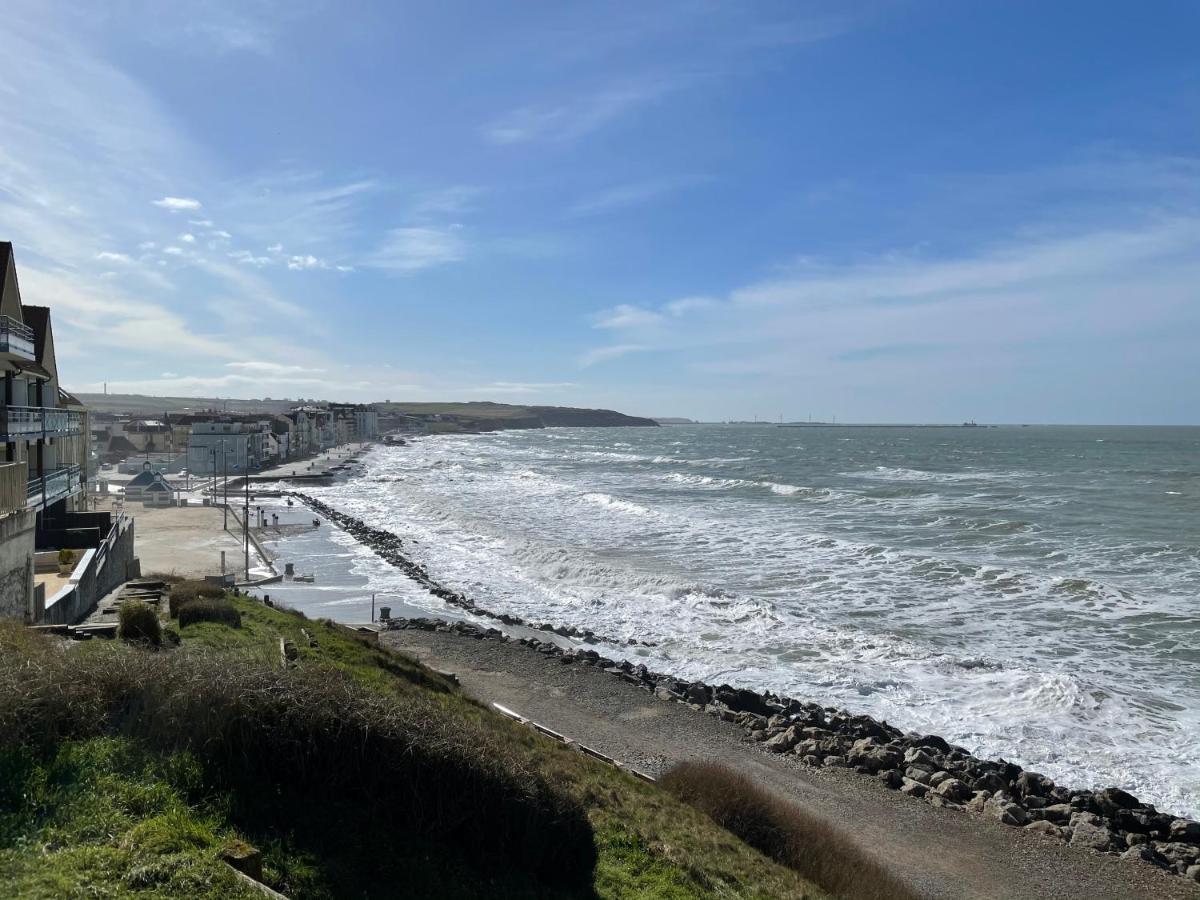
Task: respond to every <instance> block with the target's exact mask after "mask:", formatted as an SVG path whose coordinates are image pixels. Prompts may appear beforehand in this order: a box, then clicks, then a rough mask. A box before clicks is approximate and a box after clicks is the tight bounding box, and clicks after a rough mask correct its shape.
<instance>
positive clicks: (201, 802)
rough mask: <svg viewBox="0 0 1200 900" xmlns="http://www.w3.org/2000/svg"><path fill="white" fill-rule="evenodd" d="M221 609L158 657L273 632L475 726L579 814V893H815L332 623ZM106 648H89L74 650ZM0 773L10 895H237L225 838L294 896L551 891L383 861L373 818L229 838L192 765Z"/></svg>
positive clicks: (117, 755)
mask: <svg viewBox="0 0 1200 900" xmlns="http://www.w3.org/2000/svg"><path fill="white" fill-rule="evenodd" d="M235 602H236V603H237V605H238V607H239V608H240V609H241V611H242V613H243V627H242V628H241V629H237V630H234V629H229V628H227V627H225V626H222V625H217V624H213V623H199V624H194V625H190V626H188V627H187V628H185V629H182V632H181V637H182V646H181V649H180V650H178V651H172V652H183V653H219V654H227V655H228V656H229V657H230V660H229V664H230V665H236V664H237V663H236V661H237V659H239V658H254V659H257V660H260V661H269V662H277V661H278V660H279V652H280V651H279V640H280V638H281V637H282V638H286V639H289V640H291V641H293V642H294V643H295V645H296V647H297V649H298V651H299V654H300V655H299V659H298V661H297V664H298V665H299V666H302V667H306V668H307V667H311V668H316V667H325V666H328V667H334V668H337V669H340V670H342V671H344V672H346V673H348V674H350V675H351V677H353V678H354V679H355V680H356V681H358V682H359V683H360V684H362V685H363V686H364V687H366V688H368V689H370V690H374V691H379V692H383V693H390V694H398V695H401V696H403V695H412V694H414V693H415V694H419V695H421V696H422V697H426V698H433V699H434V700H435V702H437V703H439V704H442V705H444V706H445V707H446V708H447V709H448V710H449V711H451V712H452V713H453V714H455V715H458V716H462V717H465V718H470V719H471V720H473V721H475V722H476V723H479V724H481V725H482V726H483V727H485V728H487V729H488V730H489V731H491V732H493V733H494V734H495V735H496V736H497V737H498V738H499V739H500V740H503V741H505V742H507V743H508V744H509V745H510V746H512V747H514V748H516V749H517V750H518V752H520V753H522V754H525V755H526V758H527V759H528V760H529V761H530V763H531V765H532V767H533V768H535V769H536V770H538V771H540V772H541V773H542V774H543V775H544V776H545V777H546V778H547V779H548V780H550V781H552V782H553V783H554V784H555V785H557V786H559V787H560V788H562V789H563V790H565V791H566V792H567V793H569V794H570V795H572V796H573V797H575V798H576V799H578V800H579V801H580V802H581V803H583V804H584V806H585V808H586V809H587V814H588V818H589V821H590V823H591V826H592V828H593V830H594V834H595V841H596V846H597V851H598V863H597V866H596V870H595V875H594V880H593V888H594V892H595V893H594V895H593V896H599V897H614V898H616V897H620V898H676V897H677V898H692V897H701V898H703V897H714V898H715V897H762V898H766V897H771V898H775V897H809V898H814V900H815V898H823V897H825V896H826V895H825V894H823V893H822V892H821V891H819V890H818V889H816V888H814V887H812V886H811V885H809V884H807V883H806V882H804V881H803V880H801V879H800V878H799V876H797V875H796V874H794V873H793V872H791V871H789V870H787V869H784V868H782V867H780V866H778V865H776V864H775V863H772V862H770V861H769V860H767V859H766V858H765V857H763V856H762V855H760V854H759V853H758V852H757V851H754V850H752V849H751V848H749V847H748V846H746V845H745V844H743V843H741V842H740V841H739V840H737V839H736V838H734V837H733V836H732V835H730V834H729V833H728V832H726V831H724V830H723V829H721V828H719V827H717V826H716V825H714V824H713V823H712V822H711V821H709V820H708V819H707V818H705V817H703V816H702V815H701V814H699V813H697V812H695V811H694V810H692V809H691V808H689V807H687V806H684V805H683V804H681V803H679V802H678V801H676V800H675V799H674V798H672V797H671V796H669V795H668V794H666V793H665V792H663V791H661V790H659V789H658V788H657V787H655V786H653V785H647V784H644V783H642V782H640V781H637V780H635V779H633V778H631V777H629V776H627V775H625V774H623V773H621V772H619V771H616V770H614V769H612V768H610V767H607V766H605V765H603V764H601V763H599V762H596V761H594V760H591V759H589V758H587V757H583V756H581V755H579V754H578V753H576V752H574V751H572V750H569V749H567V748H564V747H562V746H560V745H558V744H556V743H554V742H552V741H550V740H548V739H546V738H543V737H541V736H540V735H537V734H535V733H533V732H532V731H530V730H528V729H526V728H523V727H521V726H519V725H516V724H515V723H512V722H509V721H508V720H506V719H504V718H502V717H500V716H497V715H495V714H494V713H492V712H490V711H488V710H484V709H482V708H480V707H479V706H478V705H476V704H474V703H473V702H471V701H469V700H467V699H466V698H464V697H463V696H461V695H460V694H459V693H457V692H456V691H455V690H453V689H452V688H451V686H450V685H448V684H447V683H446V682H445V681H444V680H443V679H441V677H440V676H437V675H436V674H434V673H432V672H430V671H429V670H427V669H425V668H423V667H422V666H420V665H419V664H418V663H416V662H414V661H411V660H409V659H407V658H405V657H403V656H400V655H398V654H395V653H391V652H388V651H384V650H382V649H380V648H378V647H377V646H375V645H374V643H373V642H371V641H369V640H364V639H361V638H360V637H359V636H357V635H355V634H354V633H353V632H350V631H348V630H347V629H344V628H340V627H338V626H334V625H331V624H328V623H323V622H315V621H310V620H306V619H303V618H301V617H299V616H295V615H292V614H288V613H284V612H280V611H277V610H272V609H268V608H266V607H263V606H261V605H259V604H256V603H253V602H251V601H246V600H237V601H235ZM301 629H305V630H307V631H308V632H309V634H311V635H312V636H313V638H315V644H316V646H310V642H309V639H308V638H307V637H306V636H305V635H304V633H303V632H302V631H301ZM112 649H113V648H112V646H111V645H107V644H99V645H97V644H93V645H90V646H85V647H81V648H77V649H76V650H75V651H74V652H79V651H83V652H112ZM3 765H7V766H8V769H9V771H7V772H6V771H4V770H3V769H0V785H3V784H9V785H10V786H11V790H10V791H9V792H8V793H9V796H7V797H5V795H4V793H3V792H0V884H5V883H11V884H16V885H19V886H20V888H21V890H20V891H19V892H18V896H31V897H57V896H65V895H71V894H72V893H76V892H78V891H80V890H81V889H82V887H83V885H88V895H89V896H113V897H120V896H127V895H132V896H173V897H208V896H214V897H215V896H239V894H238V891H239V886H238V885H237V884H236V883H234V882H233V881H232V879H231V877H230V876H229V875H228V873H227V872H225V871H223V867H222V864H220V863H219V862H217V861H216V852H217V850H218V849H219V848H220V847H221V846H222V845H224V844H225V843H226V842H228V841H230V840H234V839H247V840H249V841H250V842H251V843H255V844H257V845H258V846H260V847H262V848H263V849H264V851H265V856H266V860H265V862H266V866H265V872H266V877H267V880H268V881H269V882H271V883H272V884H273V885H274V886H276V887H278V888H279V889H281V890H285V891H288V892H290V893H292V894H293V895H294V896H297V897H302V896H339V895H345V893H347V891H346V888H347V885H348V881H347V879H348V878H349V877H351V875H352V874H354V875H357V876H358V877H362V873H363V870H364V868H365V870H366V872H367V873H369V875H368V877H375V878H378V879H379V881H378V882H376V883H374V884H372V889H371V894H372V895H375V896H387V895H388V893H389V892H388V891H387V889H386V886H387V885H388V884H391V883H393V882H392V881H391V879H394V878H400V877H403V878H405V879H407V883H406V885H405V889H406V890H407V891H408V892H409V894H410V895H413V896H416V895H423V896H464V897H466V896H481V895H484V894H486V895H489V896H514V897H515V896H551V894H549V893H544V892H543V891H542V890H540V889H539V888H538V887H537V886H536V885H534V884H531V883H530V882H529V881H528V880H522V879H521V878H520V877H519V876H518V877H515V878H514V879H512V880H511V882H503V879H501V880H500V881H499V882H498V881H497V880H496V879H495V878H494V877H493V878H491V879H489V880H488V881H487V882H486V883H484V882H480V881H478V880H476V879H477V876H476V875H475V874H473V873H472V871H471V870H470V869H469V867H467V866H464V865H463V864H462V863H461V861H457V860H455V859H454V857H453V854H452V853H449V854H447V853H446V852H445V850H444V848H438V847H423V848H388V849H387V850H386V851H384V852H383V853H381V852H380V848H379V847H378V846H376V847H374V848H373V849H372V848H370V846H369V840H366V839H364V838H363V835H364V834H368V833H377V832H379V830H380V828H379V825H378V824H377V823H355V824H356V825H358V826H360V827H361V828H362V831H361V832H359V834H358V835H357V836H355V837H353V839H347V838H342V839H341V840H339V839H338V836H337V835H331V836H330V840H329V841H328V842H327V843H325V844H322V845H320V849H319V852H318V851H317V850H316V849H314V845H313V841H312V840H311V839H310V840H307V841H306V840H303V839H299V838H295V837H294V836H292V835H290V834H288V833H287V831H286V823H274V825H273V826H272V827H271V828H268V829H265V830H264V829H263V828H262V827H261V823H260V827H258V828H255V827H253V826H250V827H247V828H243V829H242V830H241V831H239V829H237V828H235V827H234V826H233V825H232V824H231V817H230V816H229V815H228V813H229V808H230V803H229V798H222V797H221V796H219V795H215V796H214V795H212V794H211V793H208V794H206V793H205V791H204V790H203V786H202V785H198V784H196V779H197V777H198V775H197V773H198V772H199V769H198V767H196V766H195V764H194V760H190V759H189V758H188V757H187V756H186V755H185V754H177V755H176V756H175V757H171V758H169V759H162V758H153V757H149V758H148V757H146V756H145V755H143V754H139V752H138V751H137V748H136V747H134V746H132V745H131V744H129V743H128V742H125V741H123V740H121V739H119V738H103V739H94V740H90V741H82V742H69V743H67V744H64V745H62V746H61V747H60V749H59V753H58V757H57V758H56V759H51V760H33V759H15V758H12V757H9V758H8V759H7V761H5V760H4V759H2V758H0V766H3ZM397 814H398V815H402V814H403V811H401V810H398V811H397ZM351 830H354V831H357V829H356V828H352V829H351ZM310 838H311V836H310ZM379 843H380V842H379V841H376V844H377V845H378V844H379ZM384 843H386V842H385V841H384ZM364 847H367V848H368V849H363V848H364ZM426 872H427V873H428V874H427V875H424V876H423V875H422V873H426ZM147 892H149V893H147Z"/></svg>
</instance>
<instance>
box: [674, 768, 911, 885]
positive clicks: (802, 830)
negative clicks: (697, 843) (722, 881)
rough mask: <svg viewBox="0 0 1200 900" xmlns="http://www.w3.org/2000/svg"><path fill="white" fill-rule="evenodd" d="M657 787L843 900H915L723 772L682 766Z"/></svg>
mask: <svg viewBox="0 0 1200 900" xmlns="http://www.w3.org/2000/svg"><path fill="white" fill-rule="evenodd" d="M660 784H661V785H662V786H663V788H665V789H666V790H667V791H669V792H670V793H671V794H673V795H675V796H676V797H677V798H679V799H680V800H682V801H683V802H684V803H687V804H688V805H689V806H693V807H695V808H696V809H698V810H700V811H701V812H702V813H704V814H705V815H707V816H708V817H709V818H710V819H712V820H713V821H714V822H716V823H717V824H718V825H721V826H722V827H723V828H725V829H727V830H729V831H730V832H732V833H733V834H735V835H737V836H738V837H739V838H741V839H742V840H743V841H745V842H746V843H747V844H749V845H750V846H751V847H754V848H755V849H757V850H759V851H760V852H761V853H763V854H764V855H766V856H769V857H770V858H771V859H774V860H775V861H776V862H778V863H781V864H782V865H785V866H787V867H788V868H791V869H794V870H795V871H797V872H799V873H800V874H801V875H803V876H804V877H805V878H808V879H809V880H810V881H813V882H815V883H816V884H818V885H820V886H821V887H823V888H824V889H825V890H827V891H829V892H831V893H833V894H835V895H837V896H838V897H842V898H845V900H917V895H916V894H915V893H913V892H912V891H911V890H910V889H909V888H908V887H906V886H905V885H904V884H902V883H901V882H900V881H899V880H897V879H896V877H895V876H893V875H892V874H891V873H889V872H887V871H886V870H885V869H884V868H883V867H882V866H880V865H879V863H877V862H876V861H875V860H874V859H873V858H872V857H871V856H870V855H868V854H867V853H866V851H864V850H863V849H862V848H861V847H859V846H857V845H856V844H855V843H854V841H853V840H851V839H850V838H849V837H848V836H847V835H845V834H843V833H842V832H840V831H838V830H837V829H836V828H833V827H831V826H830V825H828V824H827V823H825V822H822V821H820V820H819V819H817V818H815V817H813V816H811V815H809V814H808V813H806V812H804V811H803V810H802V809H800V808H799V807H797V806H796V805H795V804H793V803H789V802H788V801H786V800H782V799H780V798H778V797H775V796H773V795H772V794H770V793H768V792H767V791H765V790H763V789H762V788H761V787H759V786H758V785H757V784H755V783H754V781H752V780H751V779H749V778H747V777H746V776H745V775H742V774H740V773H738V772H735V771H733V770H732V769H730V768H727V767H726V766H722V765H719V764H717V763H709V762H685V763H680V764H679V765H677V766H675V767H674V768H673V769H671V771H669V772H668V773H667V774H666V775H665V776H663V778H662V779H661V781H660Z"/></svg>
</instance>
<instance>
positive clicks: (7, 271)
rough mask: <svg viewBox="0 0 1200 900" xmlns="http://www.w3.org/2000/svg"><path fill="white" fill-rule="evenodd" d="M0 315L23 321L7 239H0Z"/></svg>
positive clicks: (14, 267)
mask: <svg viewBox="0 0 1200 900" xmlns="http://www.w3.org/2000/svg"><path fill="white" fill-rule="evenodd" d="M0 315H5V316H9V317H10V318H13V319H16V320H17V321H18V322H23V321H25V319H24V317H23V316H22V315H21V289H20V288H19V287H18V286H17V264H16V260H15V259H14V258H13V245H12V243H11V242H9V241H0Z"/></svg>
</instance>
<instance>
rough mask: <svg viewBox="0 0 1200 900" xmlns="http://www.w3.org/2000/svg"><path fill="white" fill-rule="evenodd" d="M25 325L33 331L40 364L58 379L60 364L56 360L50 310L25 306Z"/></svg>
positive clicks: (34, 344)
mask: <svg viewBox="0 0 1200 900" xmlns="http://www.w3.org/2000/svg"><path fill="white" fill-rule="evenodd" d="M22 309H23V311H24V314H25V324H26V325H28V326H29V327H30V328H32V329H33V346H34V349H35V351H36V354H37V361H38V364H39V365H41V366H42V367H44V368H45V369H46V370H47V371H49V372H50V374H51V376H54V377H57V373H58V363H57V362H55V359H54V334H53V330H52V329H51V327H50V310H49V309H48V308H47V307H45V306H23V307H22Z"/></svg>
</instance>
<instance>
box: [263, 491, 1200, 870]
mask: <svg viewBox="0 0 1200 900" xmlns="http://www.w3.org/2000/svg"><path fill="white" fill-rule="evenodd" d="M284 493H287V494H288V495H290V496H293V497H295V498H297V499H298V500H300V502H302V503H304V504H305V505H306V506H309V507H310V508H312V509H314V510H315V511H317V512H318V513H319V514H321V515H324V516H325V517H326V518H328V519H329V520H330V522H331V523H333V524H336V525H337V526H338V527H339V528H340V529H341V530H343V531H345V532H346V533H347V534H349V535H351V537H353V538H354V540H355V541H357V542H358V543H359V544H361V545H363V546H365V547H367V548H368V549H370V550H372V551H373V552H374V553H375V554H376V555H377V556H378V557H380V558H382V559H383V560H384V561H386V562H388V563H390V564H391V565H392V566H394V567H396V568H399V569H400V570H401V571H402V573H403V574H404V575H405V576H407V577H408V578H410V579H412V580H414V581H415V582H417V583H418V584H420V585H421V586H422V587H424V588H425V589H426V590H428V591H429V592H430V593H432V594H433V595H434V596H437V597H439V598H440V599H442V600H444V601H445V602H447V603H449V604H450V605H452V606H455V607H457V608H460V609H462V610H463V611H465V612H468V613H471V614H475V615H479V616H482V617H486V618H491V619H492V620H493V621H496V622H497V623H499V624H500V625H507V626H518V627H521V628H528V629H534V630H537V631H542V632H543V633H544V639H543V638H538V637H512V636H509V635H505V634H504V633H503V632H502V630H501V629H500V628H486V627H480V626H477V625H473V624H471V623H469V622H453V623H449V622H444V621H441V620H438V619H436V618H432V617H429V618H427V617H415V618H410V619H399V618H397V619H394V620H393V621H394V622H395V629H394V630H412V631H426V632H438V633H451V634H455V635H459V636H466V637H470V638H474V639H478V640H489V641H495V642H500V643H511V644H514V645H518V646H522V647H525V648H528V649H530V650H533V651H535V652H537V653H539V654H540V655H543V656H545V657H547V658H549V659H553V660H554V661H555V662H557V663H559V664H569V663H580V664H582V665H583V666H587V667H590V668H595V669H597V670H599V671H602V672H606V673H607V674H608V675H611V676H616V677H617V678H619V679H620V680H623V681H626V682H629V683H630V684H632V685H636V686H637V687H638V688H640V689H643V690H645V691H647V692H649V693H653V694H655V695H656V696H657V697H658V698H659V699H661V700H670V701H673V702H676V703H680V704H685V705H689V706H692V707H693V708H694V709H697V710H700V711H704V712H707V713H708V714H709V715H712V716H715V717H717V718H720V719H722V720H724V721H726V722H733V723H735V724H737V725H739V726H741V727H742V729H743V730H744V732H745V734H746V736H747V737H748V739H750V740H752V741H754V742H755V743H757V744H760V745H761V746H762V748H764V749H765V750H767V751H768V752H771V753H773V754H778V755H782V756H788V757H795V758H797V759H798V760H799V762H800V763H801V764H803V765H805V766H807V767H808V768H810V769H813V768H821V769H826V770H828V769H841V770H843V771H847V770H849V771H854V772H857V773H859V774H860V775H868V776H872V778H873V779H874V780H877V781H879V782H881V783H883V784H884V785H886V786H887V787H889V788H891V789H893V790H895V791H896V792H898V793H905V794H908V795H909V796H913V797H917V798H919V799H924V800H925V801H926V803H927V804H929V805H932V806H935V807H940V808H944V809H950V810H967V811H970V812H974V813H977V814H979V815H982V816H983V817H985V818H990V819H994V820H996V821H998V822H1001V823H1003V824H1005V825H1008V826H1010V827H1012V828H1014V829H1020V830H1031V831H1038V832H1041V833H1042V834H1043V835H1044V836H1046V837H1048V838H1051V839H1054V840H1055V841H1056V842H1058V843H1070V844H1071V845H1073V846H1075V847H1081V848H1085V849H1090V850H1096V851H1099V852H1103V853H1105V854H1107V855H1124V856H1125V857H1127V858H1130V859H1138V860H1141V861H1142V862H1143V864H1145V865H1148V866H1150V867H1157V868H1159V869H1163V870H1170V871H1172V872H1174V873H1175V874H1178V875H1185V876H1188V877H1190V878H1192V879H1194V880H1196V881H1200V823H1196V822H1194V821H1192V820H1189V819H1186V818H1183V817H1181V816H1176V815H1173V814H1170V813H1161V812H1159V811H1158V810H1157V809H1156V808H1155V807H1154V806H1153V805H1151V804H1144V803H1140V802H1139V801H1138V800H1137V799H1136V798H1134V797H1133V796H1131V795H1130V794H1128V793H1126V792H1125V791H1122V790H1120V789H1117V788H1107V789H1103V790H1073V789H1069V788H1065V787H1062V786H1059V785H1056V784H1054V782H1052V781H1051V780H1050V779H1048V778H1046V777H1045V776H1042V775H1039V774H1037V773H1034V772H1026V771H1025V770H1023V769H1022V768H1021V767H1020V766H1018V765H1016V764H1015V763H1010V762H1007V761H1005V760H1003V759H999V760H987V759H980V758H978V757H975V756H973V755H972V754H970V753H969V752H968V751H967V750H966V749H965V748H962V747H955V746H952V745H950V744H949V743H948V742H947V741H945V740H944V739H942V738H941V737H939V736H936V735H918V734H915V733H905V732H902V731H901V730H900V729H896V728H894V727H892V726H890V725H887V723H886V722H878V721H876V720H875V719H873V718H872V717H870V716H865V715H854V714H852V713H850V712H847V711H845V710H837V709H835V708H832V707H821V706H819V705H818V704H814V703H806V702H802V701H798V700H794V699H792V698H788V697H781V696H779V695H776V694H773V693H771V692H769V691H767V692H762V693H758V692H756V691H753V690H749V689H746V688H739V687H732V686H729V685H724V684H722V685H708V684H705V683H703V682H699V681H692V682H689V681H683V680H680V679H678V678H676V677H674V676H672V675H670V674H664V673H658V672H652V671H650V670H648V669H647V668H646V667H645V666H644V665H636V664H634V663H631V662H629V661H627V660H621V661H617V660H613V659H610V658H607V657H603V656H601V655H600V654H599V653H598V652H597V651H595V650H593V649H591V648H590V647H589V646H586V645H589V644H593V643H600V642H602V643H606V644H610V645H612V646H630V644H628V643H626V642H621V641H611V640H606V639H605V638H603V637H602V636H597V635H596V634H595V633H594V632H591V631H590V630H588V629H584V628H580V627H578V626H575V625H553V624H551V623H541V624H539V623H532V622H526V621H524V620H522V619H521V618H520V617H517V616H512V615H509V614H506V613H496V612H493V611H491V610H488V609H485V608H482V607H480V606H478V605H476V604H475V603H474V601H472V600H471V599H470V598H468V597H466V596H464V595H463V594H461V593H459V592H456V591H453V590H451V589H449V588H447V587H445V586H443V585H441V584H440V583H438V582H437V581H435V580H434V579H433V578H431V577H430V576H429V574H428V571H427V570H426V568H425V567H424V566H423V565H421V564H419V563H416V562H414V561H412V560H411V559H409V558H408V557H407V556H405V555H404V553H403V551H402V547H403V539H402V538H400V537H399V536H398V535H395V534H393V533H392V532H388V531H384V530H382V529H377V528H374V527H373V526H370V525H367V524H366V523H365V522H362V521H361V520H359V519H356V518H355V517H353V516H350V515H348V514H346V513H343V512H341V511H340V510H337V509H335V508H334V507H331V506H329V505H328V504H326V503H324V502H322V501H319V500H316V499H315V498H312V497H308V496H306V495H304V494H301V493H298V492H293V491H287V492H284ZM389 633H390V632H389ZM555 638H560V639H561V638H568V639H574V640H577V641H581V642H583V644H584V645H585V646H583V647H578V648H577V647H572V646H568V647H566V648H564V647H563V646H562V645H561V643H559V642H557V641H556V640H555ZM649 646H653V645H649ZM572 668H574V667H572Z"/></svg>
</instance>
